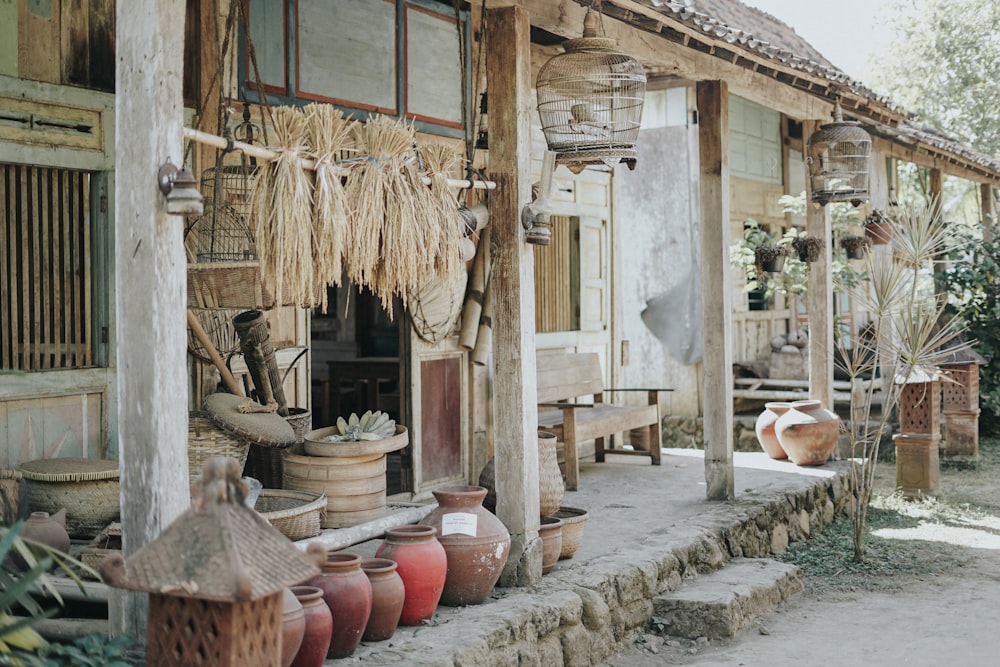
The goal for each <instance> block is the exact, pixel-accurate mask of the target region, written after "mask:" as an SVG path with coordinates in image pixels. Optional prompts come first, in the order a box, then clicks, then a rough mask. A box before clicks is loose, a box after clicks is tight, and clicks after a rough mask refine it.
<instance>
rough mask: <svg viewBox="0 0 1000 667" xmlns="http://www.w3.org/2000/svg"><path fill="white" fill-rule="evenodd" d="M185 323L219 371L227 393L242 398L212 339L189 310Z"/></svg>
mask: <svg viewBox="0 0 1000 667" xmlns="http://www.w3.org/2000/svg"><path fill="white" fill-rule="evenodd" d="M187 321H188V326H189V327H191V331H192V332H194V335H195V338H197V339H198V341H199V342H200V343H201V344H202V345H203V346H204V347H205V351H206V352H208V356H209V358H210V359H211V360H212V363H213V364H214V365H215V367H216V368H217V369H219V374H220V375H222V381H223V382H224V383H225V385H226V388H227V389H229V393H231V394H235V395H236V396H242V395H243V392H242V391H240V385H239V384H237V382H236V378H234V377H233V374H232V373H230V372H229V368H228V367H226V362H225V361H223V360H222V357H221V356H220V355H219V351H218V350H216V349H215V344H214V343H212V339H211V338H209V337H208V334H207V333H205V329H204V328H203V327H202V326H201V322H199V321H198V318H197V317H195V315H194V313H192V312H191V310H190V309H188V311H187Z"/></svg>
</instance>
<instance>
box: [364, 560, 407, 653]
mask: <svg viewBox="0 0 1000 667" xmlns="http://www.w3.org/2000/svg"><path fill="white" fill-rule="evenodd" d="M361 569H362V570H363V571H364V573H365V574H366V575H367V576H368V582H369V583H370V584H371V586H372V613H371V616H370V617H369V618H368V624H367V625H366V626H365V632H364V634H363V635H362V636H361V638H362V639H363V640H364V641H366V642H381V641H385V640H386V639H389V638H390V637H392V636H393V635H394V634H395V633H396V626H397V625H399V615H400V614H401V613H402V611H403V600H404V599H405V598H406V589H405V587H404V586H403V580H402V579H400V577H399V573H398V572H396V561H394V560H389V559H388V558H368V559H365V560H363V561H361Z"/></svg>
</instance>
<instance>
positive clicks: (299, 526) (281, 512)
mask: <svg viewBox="0 0 1000 667" xmlns="http://www.w3.org/2000/svg"><path fill="white" fill-rule="evenodd" d="M254 509H255V510H257V513H258V514H260V515H261V516H262V517H264V518H265V519H267V520H268V522H269V523H270V524H271V525H272V526H274V527H275V528H277V529H278V530H280V531H281V533H282V534H283V535H284V536H285V537H287V538H288V539H290V540H304V539H305V538H307V537H315V536H316V535H319V531H320V517H321V516H322V514H323V512H324V510H325V509H326V496H324V495H323V494H321V493H310V492H308V491H290V490H277V489H264V490H263V491H262V492H261V494H260V497H259V498H258V499H257V504H256V505H255V506H254Z"/></svg>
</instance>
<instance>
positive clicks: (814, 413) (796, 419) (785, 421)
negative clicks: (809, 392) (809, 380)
mask: <svg viewBox="0 0 1000 667" xmlns="http://www.w3.org/2000/svg"><path fill="white" fill-rule="evenodd" d="M774 433H775V435H777V436H778V442H779V443H781V448H782V449H784V450H785V452H787V453H788V458H789V459H790V460H791V461H792V463H794V464H796V465H800V466H818V465H823V464H824V463H826V462H827V459H829V458H830V454H832V453H833V450H834V448H835V447H836V446H837V438H838V437H839V436H840V417H838V416H837V414H836V413H834V412H831V411H830V410H827V409H826V408H824V407H823V405H822V404H821V403H820V402H819V401H816V400H808V401H794V402H793V403H792V404H791V407H790V408H789V410H788V411H787V412H786V413H785V414H783V415H781V416H780V417H779V418H778V421H777V422H775V424H774Z"/></svg>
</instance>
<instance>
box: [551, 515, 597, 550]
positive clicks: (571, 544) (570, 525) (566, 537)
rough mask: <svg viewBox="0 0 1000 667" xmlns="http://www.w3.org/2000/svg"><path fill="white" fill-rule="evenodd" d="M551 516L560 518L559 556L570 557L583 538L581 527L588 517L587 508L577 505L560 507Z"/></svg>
mask: <svg viewBox="0 0 1000 667" xmlns="http://www.w3.org/2000/svg"><path fill="white" fill-rule="evenodd" d="M553 516H555V517H557V518H559V519H562V521H563V528H562V550H561V551H560V552H559V558H572V557H573V554H575V553H576V550H577V549H578V548H579V547H580V542H581V540H583V527H584V525H585V524H586V523H587V519H589V518H590V514H589V513H588V512H587V510H584V509H579V508H577V507H560V508H559V511H558V512H556V513H555V514H554V515H553Z"/></svg>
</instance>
